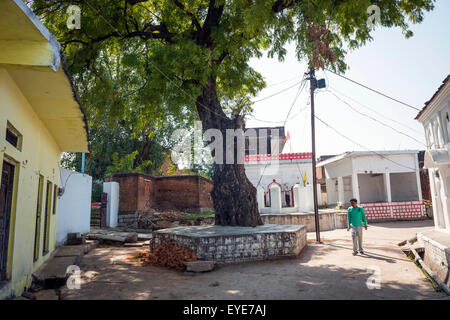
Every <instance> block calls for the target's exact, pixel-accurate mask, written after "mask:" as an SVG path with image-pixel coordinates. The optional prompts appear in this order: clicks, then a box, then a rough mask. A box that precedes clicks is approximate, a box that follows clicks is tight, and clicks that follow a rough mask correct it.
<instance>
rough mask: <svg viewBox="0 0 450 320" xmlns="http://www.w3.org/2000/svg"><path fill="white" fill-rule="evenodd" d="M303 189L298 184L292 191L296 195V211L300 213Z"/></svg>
mask: <svg viewBox="0 0 450 320" xmlns="http://www.w3.org/2000/svg"><path fill="white" fill-rule="evenodd" d="M301 188H302V187H300V184H298V183H297V184H296V185H295V186H294V188H292V191H293V193H294V205H295V209H297V210H298V211H300V189H301Z"/></svg>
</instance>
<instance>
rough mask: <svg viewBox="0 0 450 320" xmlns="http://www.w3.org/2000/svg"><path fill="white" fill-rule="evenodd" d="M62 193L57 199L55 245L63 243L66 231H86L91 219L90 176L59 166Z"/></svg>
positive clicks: (65, 238) (88, 228)
mask: <svg viewBox="0 0 450 320" xmlns="http://www.w3.org/2000/svg"><path fill="white" fill-rule="evenodd" d="M60 172H61V181H65V182H66V183H65V188H64V193H63V194H62V196H61V197H60V198H58V200H57V206H58V210H57V212H58V228H57V233H56V245H58V246H59V245H63V244H64V242H65V241H66V240H67V234H68V233H77V232H79V233H87V232H89V230H90V220H91V191H92V177H91V176H89V175H87V174H82V173H79V172H75V171H71V170H66V169H63V168H61V169H60Z"/></svg>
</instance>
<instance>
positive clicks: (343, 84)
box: [247, 0, 450, 156]
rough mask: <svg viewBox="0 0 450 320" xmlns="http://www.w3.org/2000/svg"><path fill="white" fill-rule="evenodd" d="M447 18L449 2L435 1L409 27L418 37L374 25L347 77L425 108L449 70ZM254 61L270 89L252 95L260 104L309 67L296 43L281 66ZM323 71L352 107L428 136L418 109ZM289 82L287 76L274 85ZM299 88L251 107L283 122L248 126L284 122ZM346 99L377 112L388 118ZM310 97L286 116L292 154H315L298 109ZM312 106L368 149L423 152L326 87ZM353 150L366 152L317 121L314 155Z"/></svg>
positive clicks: (251, 123)
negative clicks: (297, 53) (420, 19)
mask: <svg viewBox="0 0 450 320" xmlns="http://www.w3.org/2000/svg"><path fill="white" fill-rule="evenodd" d="M381 14H382V13H381ZM449 16H450V1H448V0H438V1H437V2H436V6H435V9H434V10H433V11H432V12H430V13H428V14H426V16H425V19H424V22H423V23H421V24H418V25H413V26H412V27H411V29H412V30H413V32H414V36H413V37H412V38H410V39H405V38H404V36H403V34H402V32H401V30H400V29H386V28H384V29H378V30H376V31H375V33H374V40H373V41H372V42H370V43H369V44H367V45H366V46H365V47H362V48H360V49H357V50H355V51H353V52H349V53H348V55H347V58H346V61H347V64H348V66H349V67H350V70H348V71H347V72H346V74H345V76H347V77H348V78H350V79H353V80H356V81H358V82H360V83H362V84H365V85H367V86H369V87H371V88H374V89H376V90H378V91H381V92H383V93H385V94H387V95H389V96H392V97H394V98H397V99H398V100H401V101H404V102H406V103H408V104H410V105H412V106H415V107H417V108H420V109H422V107H423V105H424V103H425V102H426V101H428V100H429V99H430V98H431V96H432V95H433V94H434V92H435V91H436V90H437V89H438V87H439V86H440V85H441V83H442V81H443V80H444V79H445V77H446V76H447V75H448V74H449V73H450V41H449V38H450V37H449V32H450V22H449ZM251 65H252V66H253V67H254V68H255V69H256V70H258V71H259V72H261V74H262V75H263V76H264V78H265V79H266V82H267V85H268V88H266V89H264V90H263V91H262V92H261V93H260V94H259V96H258V97H256V98H255V99H254V100H255V101H256V100H258V99H261V98H264V97H267V96H269V95H271V94H273V93H276V92H278V91H281V90H283V89H285V88H287V87H289V86H292V85H293V84H294V83H295V82H297V81H299V80H300V79H301V78H302V76H303V73H304V72H305V71H306V65H305V63H303V62H302V63H300V62H298V61H297V60H296V58H295V49H294V46H291V47H290V50H289V54H288V55H287V56H286V59H285V61H284V62H282V63H280V62H278V60H277V59H276V58H275V59H269V58H262V59H254V60H252V61H251ZM316 75H317V78H318V79H320V78H324V77H325V75H324V73H323V71H318V72H316ZM326 76H327V77H328V81H327V85H328V86H330V87H331V89H330V90H333V89H335V90H336V91H335V92H336V93H337V94H338V95H339V96H340V97H341V99H343V100H345V101H347V102H348V103H349V104H350V105H351V106H352V107H354V108H356V109H358V110H359V111H361V112H363V113H365V114H368V115H370V116H372V117H374V118H376V119H378V120H380V121H382V122H384V123H386V124H389V125H390V126H393V127H394V128H396V129H397V130H399V131H402V132H404V133H406V134H408V135H411V136H412V137H414V138H416V139H417V140H419V141H422V142H424V141H425V137H424V134H423V127H422V126H421V124H420V123H419V122H417V121H416V120H414V118H415V116H416V115H417V113H418V112H417V111H415V110H413V109H410V108H408V107H405V106H403V105H401V104H398V103H396V102H393V101H391V100H388V99H386V98H384V97H382V96H379V95H377V94H376V93H372V92H371V91H368V90H367V89H364V88H362V87H359V86H357V85H355V84H352V83H351V82H349V81H347V80H345V79H342V78H340V77H338V76H336V75H334V74H332V73H330V72H327V74H326ZM284 80H289V81H287V82H284V83H281V84H278V85H274V86H271V85H272V84H276V83H279V82H281V81H284ZM297 88H298V86H295V87H293V88H291V89H289V90H287V91H285V92H283V93H281V94H279V95H276V96H274V97H272V98H269V99H267V100H264V101H261V102H259V103H256V104H255V105H254V110H255V111H254V113H253V116H254V117H256V118H258V119H263V120H268V121H280V122H279V123H265V122H261V121H257V120H253V119H249V120H248V121H247V127H258V126H276V125H282V124H283V121H284V119H285V118H286V115H287V113H288V111H289V108H290V106H291V104H292V102H293V100H294V97H295V95H296V92H297ZM342 94H345V96H343V95H342ZM346 96H348V97H350V98H352V99H354V100H356V101H358V102H359V103H361V104H363V105H364V106H366V107H368V108H371V109H374V110H376V112H378V113H381V114H382V115H384V117H383V116H380V115H379V114H377V113H374V112H373V111H371V110H368V109H366V108H364V107H362V106H361V105H359V104H357V103H355V102H354V101H352V100H351V99H349V98H348V97H346ZM308 97H309V90H308V86H307V87H305V89H304V90H303V92H302V94H301V95H300V98H299V99H298V100H297V102H296V103H295V105H294V107H293V109H292V111H291V114H290V116H289V118H291V117H292V116H294V115H296V114H298V115H297V116H296V117H294V118H293V119H292V120H289V121H288V122H287V123H286V131H289V132H290V136H291V143H292V152H307V151H311V134H310V131H311V126H310V124H311V115H310V108H307V109H306V110H303V111H301V112H300V113H299V110H301V109H302V108H304V107H306V106H307V103H308V100H309V99H308ZM315 110H316V115H317V116H318V117H320V118H321V119H322V120H324V121H325V122H327V123H328V124H330V125H331V126H333V127H334V128H336V129H337V130H339V131H340V132H342V133H343V134H344V135H346V136H347V137H349V138H351V139H353V140H355V141H356V142H358V143H359V144H361V145H363V146H365V147H367V148H369V149H370V150H398V149H402V150H403V149H414V150H423V149H425V146H424V145H422V144H420V143H418V142H416V141H414V140H412V139H410V138H408V137H406V136H404V135H402V134H400V133H397V132H395V131H393V130H392V129H390V128H387V127H385V126H383V125H381V124H379V123H376V122H374V121H373V120H370V119H368V118H366V117H364V116H362V115H360V114H358V113H355V112H354V111H352V110H351V109H350V108H349V107H348V106H346V105H345V104H344V103H343V102H341V101H339V100H338V99H337V98H336V97H334V96H333V95H332V94H331V93H329V92H326V91H324V89H321V90H316V95H315ZM385 117H387V118H390V119H393V120H394V121H395V122H393V121H391V120H387V119H386V118H385ZM399 123H401V124H399ZM353 150H364V149H363V148H361V147H359V146H357V145H355V144H353V143H352V142H350V141H348V140H346V139H345V138H343V137H341V136H339V135H337V134H336V133H335V132H334V131H332V130H331V129H329V128H327V127H326V126H324V125H323V124H321V123H320V122H319V121H317V120H316V152H317V156H320V155H324V154H339V153H342V152H345V151H353ZM284 152H285V153H286V152H291V146H290V145H289V142H288V143H287V144H286V146H285V149H284Z"/></svg>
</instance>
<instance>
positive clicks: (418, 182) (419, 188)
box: [414, 154, 422, 201]
mask: <svg viewBox="0 0 450 320" xmlns="http://www.w3.org/2000/svg"><path fill="white" fill-rule="evenodd" d="M414 160H415V161H414V162H415V166H416V179H417V194H418V196H419V201H422V184H421V183H420V169H419V155H417V154H416V155H415V157H414Z"/></svg>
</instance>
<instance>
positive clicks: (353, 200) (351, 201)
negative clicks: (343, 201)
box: [350, 198, 358, 208]
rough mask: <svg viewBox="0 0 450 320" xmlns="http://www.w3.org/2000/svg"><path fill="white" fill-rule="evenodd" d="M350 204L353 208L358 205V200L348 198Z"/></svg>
mask: <svg viewBox="0 0 450 320" xmlns="http://www.w3.org/2000/svg"><path fill="white" fill-rule="evenodd" d="M350 204H351V205H352V207H353V208H356V207H357V206H358V200H356V199H355V198H353V199H350Z"/></svg>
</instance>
